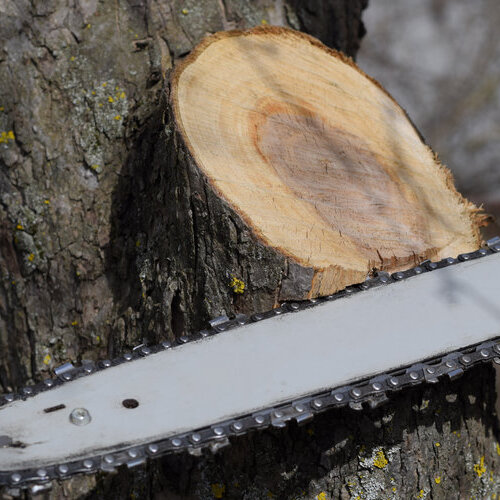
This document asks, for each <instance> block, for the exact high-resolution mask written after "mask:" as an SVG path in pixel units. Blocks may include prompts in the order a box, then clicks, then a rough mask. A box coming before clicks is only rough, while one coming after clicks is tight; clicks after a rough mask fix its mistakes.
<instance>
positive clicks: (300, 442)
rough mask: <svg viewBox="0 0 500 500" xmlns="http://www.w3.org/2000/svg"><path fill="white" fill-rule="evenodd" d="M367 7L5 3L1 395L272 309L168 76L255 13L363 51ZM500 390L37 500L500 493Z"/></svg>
mask: <svg viewBox="0 0 500 500" xmlns="http://www.w3.org/2000/svg"><path fill="white" fill-rule="evenodd" d="M365 3H366V2H365V1H363V0H359V1H350V0H329V1H326V2H312V1H310V2H290V3H288V4H286V3H285V2H281V1H276V2H272V1H271V0H261V1H260V2H255V3H254V2H248V1H244V0H225V1H222V0H205V1H204V2H198V1H196V0H187V1H185V2H181V1H176V0H170V1H167V0H156V1H153V0H151V1H150V2H145V1H139V0H137V1H132V0H129V1H125V0H113V1H112V0H103V1H101V2H97V0H80V1H77V0H74V1H72V0H67V1H65V0H51V1H31V2H28V1H27V0H15V1H14V0H10V1H6V0H4V1H1V0H0V14H1V15H0V40H2V41H3V43H2V46H1V47H0V81H1V82H2V85H0V249H1V250H0V272H1V282H0V391H9V390H12V389H15V388H16V387H19V386H21V385H23V384H25V383H28V382H30V381H33V380H38V379H40V378H41V377H43V376H46V374H47V373H48V372H49V370H51V369H52V368H54V367H55V366H57V365H59V364H61V363H63V362H65V361H78V360H80V359H82V358H93V359H95V358H97V357H104V356H112V355H114V354H116V353H118V352H119V351H121V350H122V349H124V348H125V347H130V346H133V345H135V344H137V343H140V342H142V341H156V340H160V339H164V338H166V337H169V338H172V337H174V336H175V335H178V334H179V333H180V332H182V331H190V330H192V329H196V328H199V327H200V326H202V323H203V322H204V321H205V320H206V319H208V318H209V317H210V316H214V315H217V314H220V313H222V312H231V311H233V310H239V311H255V310H261V309H264V308H267V307H269V306H270V305H272V304H271V302H272V300H274V297H271V296H270V294H269V293H268V292H267V288H268V287H271V288H272V289H275V286H274V280H276V279H278V278H277V276H278V273H279V272H280V266H282V262H281V261H279V259H278V260H276V259H275V257H274V256H272V255H270V254H268V253H266V250H265V249H262V248H261V247H259V245H258V244H256V243H255V242H254V241H253V239H252V236H251V235H249V234H248V233H246V232H245V231H244V229H241V227H240V225H239V224H240V221H238V219H237V218H233V217H232V214H231V212H230V210H227V209H226V208H225V207H224V206H223V205H221V204H220V203H219V202H217V204H216V206H215V205H214V200H213V193H211V192H210V190H206V189H205V188H206V186H205V184H204V182H203V179H200V178H197V177H196V176H193V175H191V174H190V173H189V172H190V171H189V162H190V158H189V157H188V156H184V157H182V155H180V160H179V162H178V163H176V160H175V159H176V158H178V155H177V151H176V149H175V148H176V144H177V143H178V138H177V137H176V133H175V130H172V128H171V127H170V126H169V123H168V113H169V110H168V109H167V108H166V107H165V105H166V102H167V101H166V99H165V95H164V94H163V93H162V85H163V75H164V73H165V72H166V71H167V70H168V69H169V68H170V66H171V65H172V63H173V62H175V60H176V59H178V58H180V57H182V56H183V55H185V54H187V53H188V52H189V51H190V50H191V49H192V47H193V45H194V44H196V43H197V42H198V41H199V40H200V39H201V38H202V37H203V35H204V34H205V33H207V32H214V31H218V30H221V29H228V28H235V27H242V28H243V27H248V26H252V25H256V24H262V23H263V22H267V23H270V24H282V25H289V26H292V27H295V28H302V29H305V30H306V31H308V32H309V33H311V34H312V35H315V36H319V37H320V38H321V39H322V41H324V42H325V43H327V44H329V45H331V46H334V47H336V48H339V49H341V50H344V51H346V52H348V53H349V54H350V55H355V51H356V49H357V47H358V45H359V36H360V35H361V34H362V32H363V30H362V24H361V22H360V15H361V11H362V8H363V7H364V6H365ZM211 211H213V212H211ZM217 219H218V220H219V221H220V224H219V225H218V226H216V227H213V226H211V225H210V220H217ZM180 228H182V231H181V230H180ZM257 258H260V259H261V261H260V262H263V263H264V265H262V264H260V265H259V266H258V267H254V266H252V265H250V266H247V267H246V268H241V265H240V262H242V261H243V260H244V261H245V262H253V261H255V259H257ZM242 259H243V260H242ZM202 268H203V269H204V270H205V271H204V273H200V272H199V271H200V269H202ZM231 273H234V274H237V276H236V277H238V278H240V279H243V280H244V281H245V280H246V281H247V283H251V286H249V288H248V289H247V291H246V292H245V294H243V295H235V294H234V293H233V290H232V288H231V287H230V286H229V285H228V281H227V280H228V277H229V278H231ZM168 382H169V381H164V383H168ZM492 387H493V385H492V374H491V372H490V370H489V369H488V368H485V369H478V370H475V371H474V372H472V373H471V374H470V375H467V376H466V377H465V378H464V379H463V380H462V381H459V382H456V383H454V384H447V385H441V386H438V387H437V388H425V389H417V390H414V391H410V392H408V393H405V394H403V395H401V396H399V397H398V398H396V399H395V400H394V402H393V403H391V404H390V405H387V406H386V407H384V408H382V409H380V410H377V411H376V412H372V413H362V414H352V413H351V412H348V411H341V412H329V413H327V414H325V415H323V416H322V417H320V418H318V419H317V420H316V421H315V422H314V423H313V424H312V425H311V426H308V427H305V428H299V429H297V428H290V429H288V430H283V431H266V432H263V433H260V434H256V435H255V436H250V437H246V438H242V439H240V440H238V442H237V446H234V447H232V448H230V449H228V450H227V451H224V452H223V453H221V454H220V455H217V456H215V457H206V458H204V459H197V460H194V459H191V458H187V457H182V456H181V457H174V458H170V459H168V460H165V461H162V462H158V461H157V462H154V463H151V464H148V465H147V466H146V467H144V468H140V469H138V470H135V471H133V472H129V471H126V470H124V471H120V472H119V474H118V475H116V476H102V477H101V476H98V477H94V476H91V477H81V478H76V479H74V480H72V481H69V482H65V483H62V484H55V485H54V487H53V490H52V493H48V494H47V496H48V497H52V498H59V497H62V496H67V497H71V498H76V497H86V498H110V497H114V498H125V497H132V498H149V497H155V498H225V497H228V498H248V499H250V498H259V499H261V498H267V497H271V496H272V495H274V496H275V497H276V498H294V497H301V496H303V497H304V498H310V499H313V498H320V499H322V500H323V499H327V498H338V497H341V498H356V497H357V496H359V497H360V498H391V497H392V498H411V497H412V496H417V497H420V498H424V497H425V496H427V497H428V498H430V497H431V496H432V497H433V498H450V497H451V498H453V497H454V496H455V497H458V495H459V494H460V495H461V496H462V497H468V496H471V495H473V494H474V495H476V497H477V498H483V497H484V496H486V492H488V491H493V490H494V489H495V488H497V487H498V476H497V469H498V465H497V464H498V454H499V453H500V447H498V445H497V444H496V440H495V439H494V438H493V417H492V411H493V410H492V403H493V400H494V393H493V389H492ZM455 395H456V397H455ZM473 401H475V402H473ZM437 443H439V446H438V445H437ZM483 456H484V459H482V457H483ZM386 462H387V463H386ZM415 467H416V469H415ZM391 478H392V479H391ZM438 478H440V479H439V480H438ZM393 488H396V490H395V491H393ZM458 491H459V492H460V493H459V494H458V493H457V492H458ZM5 494H7V493H5Z"/></svg>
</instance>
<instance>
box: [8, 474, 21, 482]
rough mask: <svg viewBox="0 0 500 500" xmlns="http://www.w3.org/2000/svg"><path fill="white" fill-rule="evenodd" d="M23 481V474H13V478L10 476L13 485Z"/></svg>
mask: <svg viewBox="0 0 500 500" xmlns="http://www.w3.org/2000/svg"><path fill="white" fill-rule="evenodd" d="M21 479H22V477H21V474H18V473H17V472H16V473H15V474H12V476H10V480H11V481H12V482H13V483H18V482H19V481H21Z"/></svg>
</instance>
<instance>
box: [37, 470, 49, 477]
mask: <svg viewBox="0 0 500 500" xmlns="http://www.w3.org/2000/svg"><path fill="white" fill-rule="evenodd" d="M36 475H37V476H38V477H42V478H43V477H46V476H47V471H46V470H45V469H38V470H37V471H36Z"/></svg>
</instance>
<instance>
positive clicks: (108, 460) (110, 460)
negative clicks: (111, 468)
mask: <svg viewBox="0 0 500 500" xmlns="http://www.w3.org/2000/svg"><path fill="white" fill-rule="evenodd" d="M103 460H104V461H105V462H106V463H107V464H112V463H113V462H114V461H115V457H114V456H113V455H106V456H105V457H104V459H103Z"/></svg>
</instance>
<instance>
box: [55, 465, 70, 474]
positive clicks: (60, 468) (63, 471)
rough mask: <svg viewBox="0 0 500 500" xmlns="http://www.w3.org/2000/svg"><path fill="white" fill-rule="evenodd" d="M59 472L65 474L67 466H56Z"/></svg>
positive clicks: (67, 470)
mask: <svg viewBox="0 0 500 500" xmlns="http://www.w3.org/2000/svg"><path fill="white" fill-rule="evenodd" d="M57 470H58V472H59V474H67V473H68V472H69V467H68V466H67V465H64V464H63V465H60V466H59V467H58V468H57Z"/></svg>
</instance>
